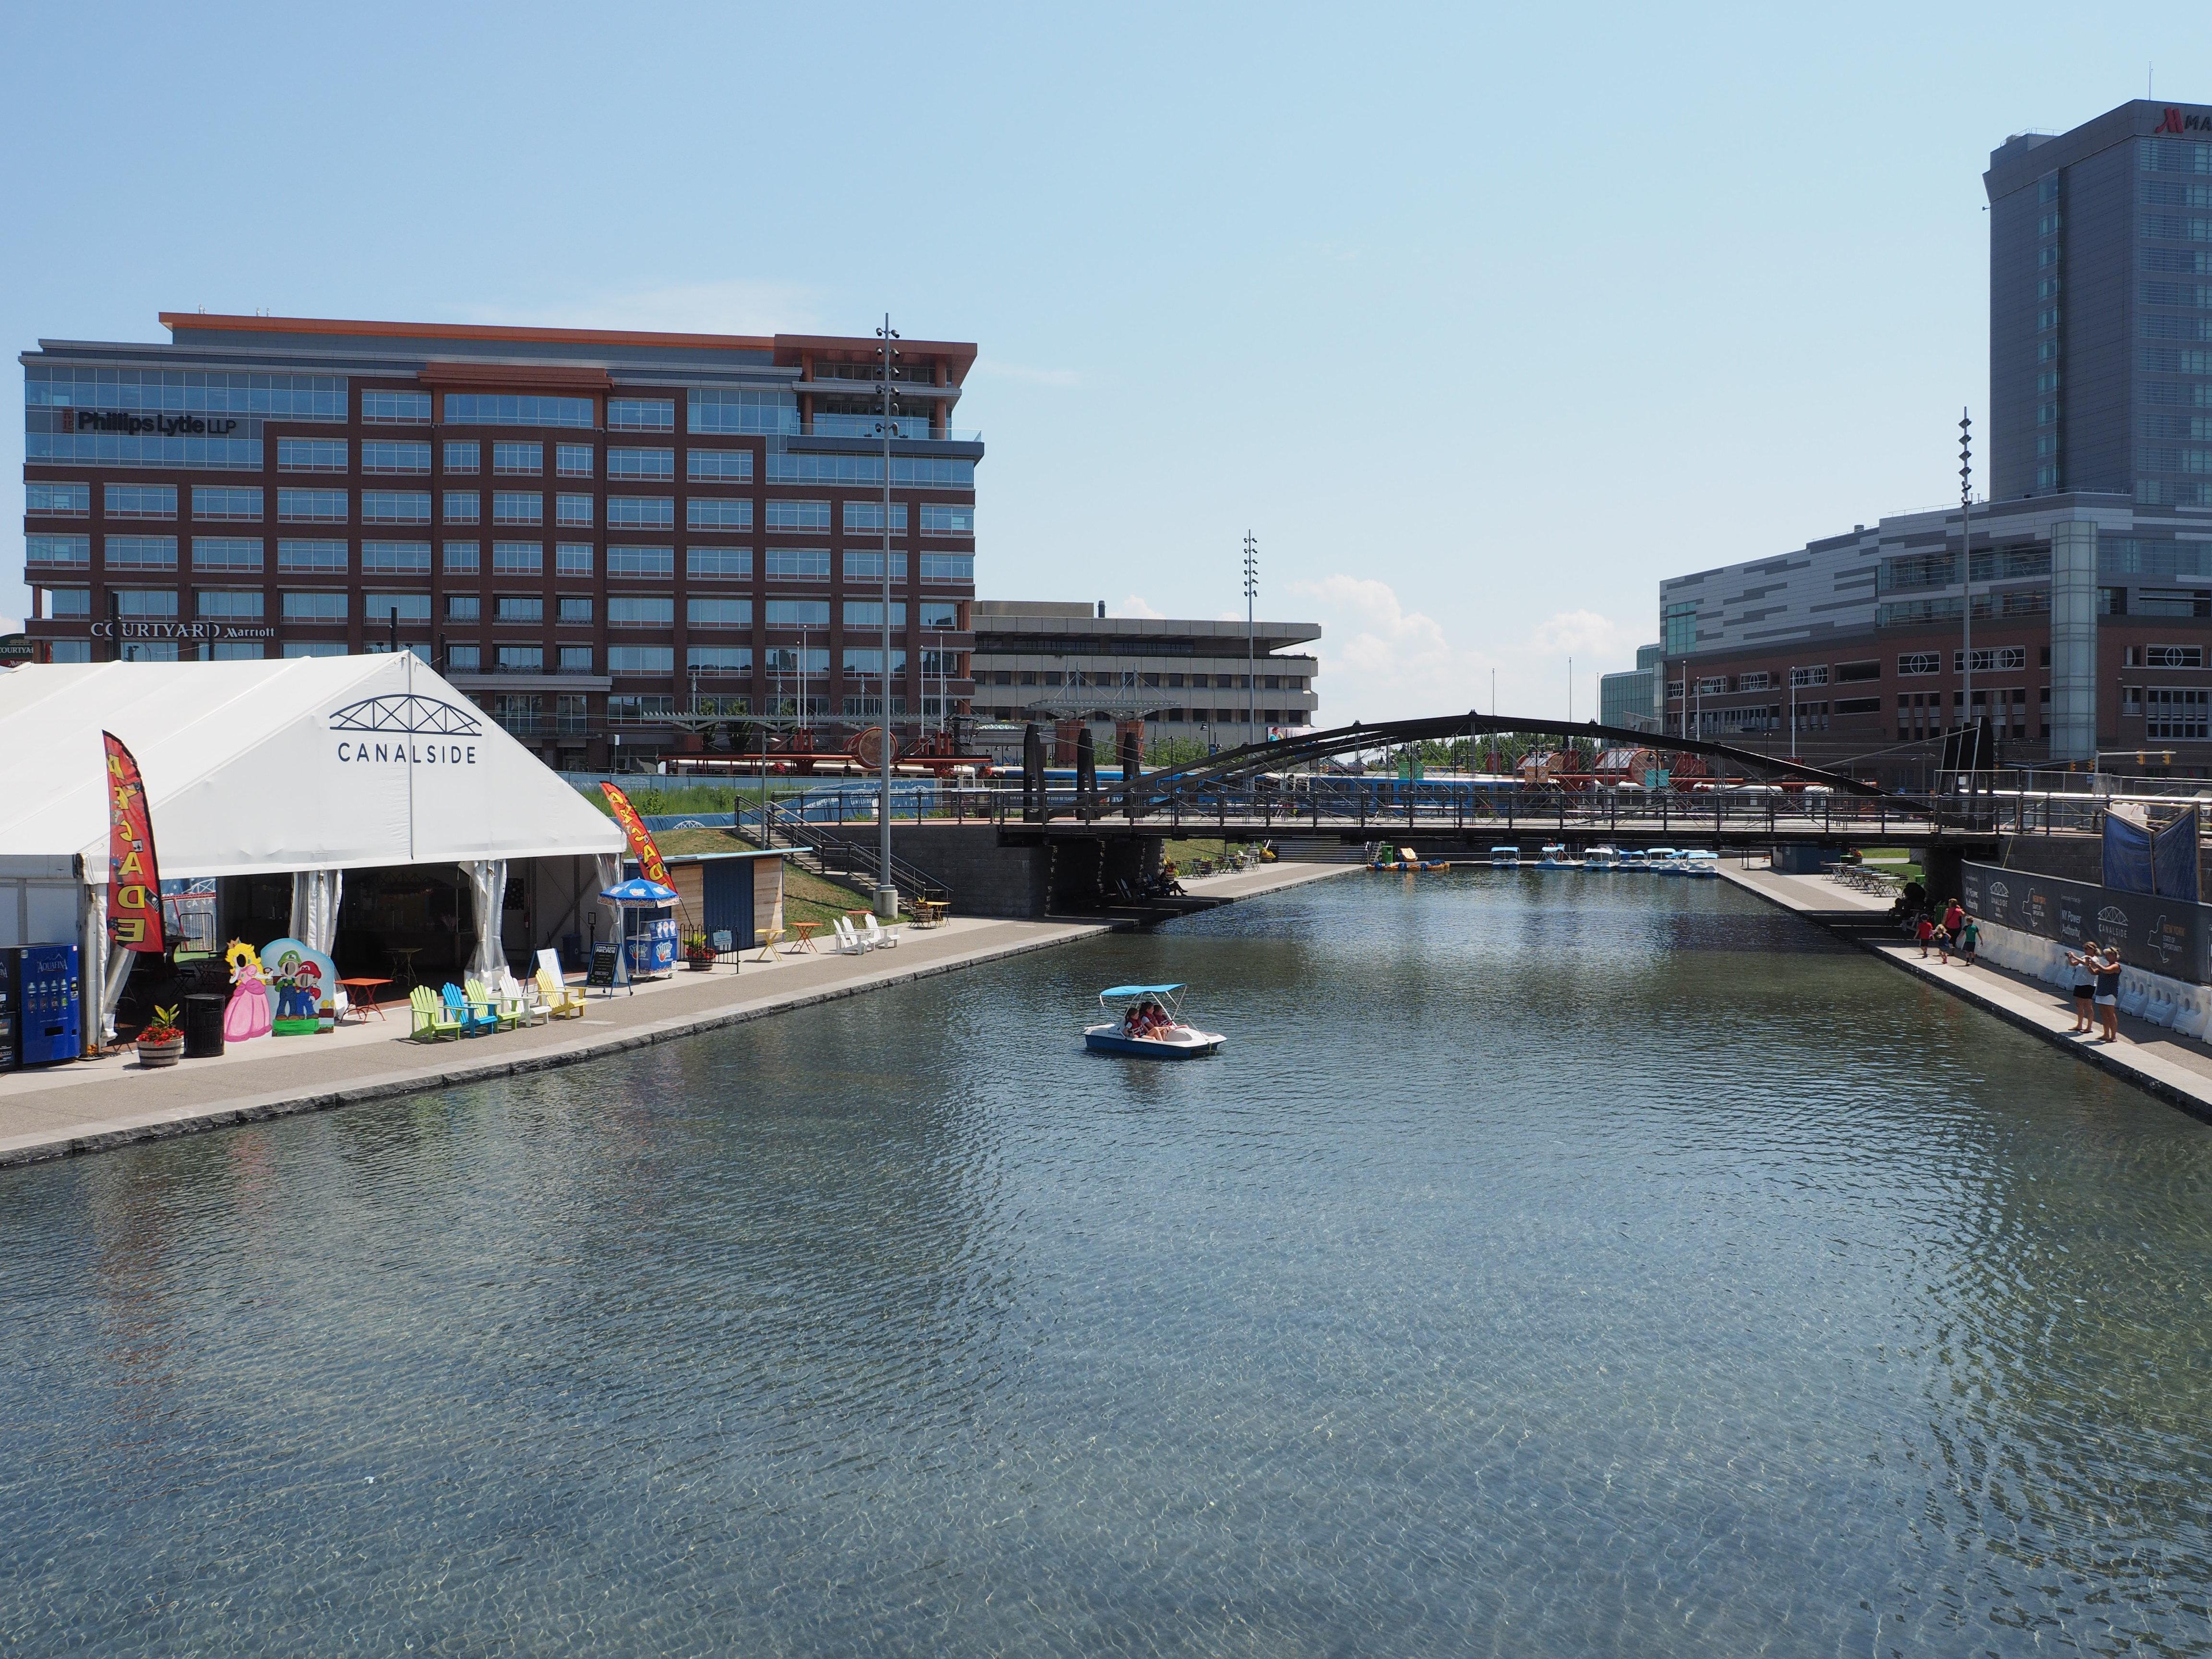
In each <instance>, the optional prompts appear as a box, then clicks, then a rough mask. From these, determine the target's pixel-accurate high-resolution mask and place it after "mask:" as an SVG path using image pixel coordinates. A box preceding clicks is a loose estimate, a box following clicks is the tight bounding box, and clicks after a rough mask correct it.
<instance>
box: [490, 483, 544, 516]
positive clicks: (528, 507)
mask: <svg viewBox="0 0 2212 1659" xmlns="http://www.w3.org/2000/svg"><path fill="white" fill-rule="evenodd" d="M491 521H492V522H493V523H494V524H544V522H545V498H544V496H543V495H526V494H525V493H524V492H522V491H520V490H517V489H500V490H495V491H493V492H492V498H491Z"/></svg>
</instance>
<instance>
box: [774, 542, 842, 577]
mask: <svg viewBox="0 0 2212 1659" xmlns="http://www.w3.org/2000/svg"><path fill="white" fill-rule="evenodd" d="M768 579H769V580H770V581H772V582H773V581H815V582H826V581H828V580H829V549H828V548H826V547H771V548H770V549H769V550H768Z"/></svg>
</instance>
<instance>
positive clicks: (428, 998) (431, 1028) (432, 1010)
mask: <svg viewBox="0 0 2212 1659" xmlns="http://www.w3.org/2000/svg"><path fill="white" fill-rule="evenodd" d="M407 1006H409V1007H410V1009H412V1010H413V1011H414V1013H415V1029H414V1030H411V1031H410V1032H409V1033H408V1036H411V1037H413V1038H414V1039H415V1041H416V1042H437V1041H439V1040H440V1039H441V1038H444V1037H457V1036H460V1034H461V1022H460V1021H459V1020H458V1019H452V1018H447V1013H446V1005H445V1004H444V1003H442V1002H441V1001H440V1000H438V994H437V993H436V992H435V991H434V990H432V989H431V988H430V987H428V986H427V985H418V986H416V987H415V988H414V989H413V990H412V991H410V992H409V993H408V994H407Z"/></svg>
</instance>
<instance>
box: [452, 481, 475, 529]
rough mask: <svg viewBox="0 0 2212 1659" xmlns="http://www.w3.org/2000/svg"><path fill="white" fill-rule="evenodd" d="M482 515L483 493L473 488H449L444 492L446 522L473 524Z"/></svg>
mask: <svg viewBox="0 0 2212 1659" xmlns="http://www.w3.org/2000/svg"><path fill="white" fill-rule="evenodd" d="M482 518H483V494H482V493H481V492H480V491H477V490H474V489H449V490H447V492H446V522H447V524H475V523H477V521H478V520H481V519H482Z"/></svg>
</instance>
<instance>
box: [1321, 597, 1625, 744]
mask: <svg viewBox="0 0 2212 1659" xmlns="http://www.w3.org/2000/svg"><path fill="white" fill-rule="evenodd" d="M1291 592H1293V593H1295V594H1296V595H1297V596H1298V597H1299V598H1300V599H1305V600H1310V601H1311V602H1312V605H1313V611H1314V613H1315V615H1316V619H1317V620H1318V621H1319V622H1320V623H1321V624H1322V637H1321V640H1320V641H1319V642H1318V643H1317V644H1316V647H1314V653H1315V655H1316V656H1317V657H1318V658H1319V659H1321V675H1320V678H1319V680H1318V681H1317V682H1316V685H1315V690H1316V691H1317V692H1318V693H1319V694H1320V696H1321V702H1322V709H1321V717H1322V723H1323V724H1324V725H1327V726H1339V725H1343V724H1346V723H1348V722H1349V721H1351V720H1392V719H1401V718H1406V717H1410V716H1416V715H1422V714H1452V713H1455V712H1457V711H1459V710H1462V709H1469V708H1473V709H1480V710H1483V711H1485V712H1488V710H1489V709H1490V708H1491V707H1492V701H1491V699H1492V692H1491V685H1492V674H1493V673H1494V674H1495V675H1496V677H1497V678H1496V684H1497V688H1498V690H1497V694H1496V695H1497V704H1496V706H1497V707H1498V708H1500V709H1502V710H1503V711H1504V712H1505V713H1507V714H1520V715H1523V716H1527V717H1531V718H1543V719H1553V720H1556V719H1559V718H1561V717H1562V716H1564V715H1565V714H1566V712H1567V659H1568V658H1569V657H1572V658H1573V659H1574V662H1575V668H1574V674H1575V696H1574V713H1575V715H1576V717H1577V719H1582V720H1588V719H1590V718H1592V717H1594V716H1595V714H1596V713H1597V707H1596V694H1595V689H1594V688H1595V683H1596V676H1597V674H1598V673H1599V672H1601V671H1611V670H1613V669H1617V668H1625V667H1627V666H1628V665H1630V663H1631V662H1632V661H1633V659H1634V651H1635V647H1634V641H1633V636H1632V634H1631V631H1630V630H1629V629H1626V628H1624V627H1623V626H1622V625H1621V624H1620V623H1617V622H1614V621H1613V619H1612V618H1611V617H1606V616H1603V615H1601V614H1600V613H1599V612H1596V611H1561V612H1559V613H1558V614H1557V615H1555V616H1552V617H1547V618H1546V619H1545V620H1544V621H1542V622H1541V623H1537V624H1536V625H1535V626H1534V628H1531V629H1528V630H1526V631H1525V632H1524V633H1522V634H1521V635H1519V636H1518V637H1516V638H1515V639H1512V640H1511V641H1507V642H1492V641H1485V642H1481V643H1477V642H1474V641H1466V640H1461V639H1455V638H1454V637H1452V635H1451V634H1450V633H1449V631H1448V630H1447V629H1445V627H1444V625H1443V623H1440V622H1438V621H1437V619H1436V618H1435V617H1431V616H1430V615H1428V614H1427V613H1426V612H1425V611H1412V610H1408V609H1407V607H1406V605H1405V603H1404V601H1402V600H1401V599H1400V598H1399V597H1398V592H1397V590H1396V589H1395V588H1394V587H1393V586H1390V584H1389V583H1388V582H1386V581H1382V580H1376V578H1374V577H1363V576H1352V575H1348V574H1339V575H1333V576H1326V577H1323V578H1322V580H1319V581H1305V582H1293V583H1292V584H1291Z"/></svg>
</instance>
